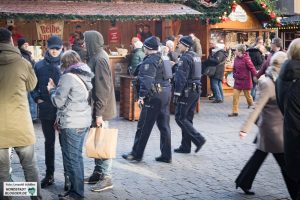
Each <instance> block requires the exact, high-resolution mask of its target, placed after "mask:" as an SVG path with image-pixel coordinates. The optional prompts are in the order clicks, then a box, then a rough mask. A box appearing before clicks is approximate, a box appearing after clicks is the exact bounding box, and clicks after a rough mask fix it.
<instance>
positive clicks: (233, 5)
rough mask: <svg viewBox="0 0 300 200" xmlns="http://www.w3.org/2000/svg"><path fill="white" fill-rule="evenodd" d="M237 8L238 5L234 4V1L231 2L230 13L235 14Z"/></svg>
mask: <svg viewBox="0 0 300 200" xmlns="http://www.w3.org/2000/svg"><path fill="white" fill-rule="evenodd" d="M237 6H238V4H237V3H236V1H233V2H232V4H231V10H232V12H235V10H236V7H237Z"/></svg>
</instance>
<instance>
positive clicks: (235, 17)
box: [228, 5, 248, 22]
mask: <svg viewBox="0 0 300 200" xmlns="http://www.w3.org/2000/svg"><path fill="white" fill-rule="evenodd" d="M228 17H229V19H230V20H231V21H239V22H246V21H247V20H248V15H247V13H246V11H245V10H244V9H243V8H242V6H240V5H237V7H236V10H235V12H232V13H230V15H229V16H228Z"/></svg>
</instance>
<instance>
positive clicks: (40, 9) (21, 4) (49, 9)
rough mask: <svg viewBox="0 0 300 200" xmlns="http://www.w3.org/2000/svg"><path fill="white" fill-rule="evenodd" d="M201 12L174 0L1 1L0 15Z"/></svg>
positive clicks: (107, 16) (177, 15)
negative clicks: (159, 0)
mask: <svg viewBox="0 0 300 200" xmlns="http://www.w3.org/2000/svg"><path fill="white" fill-rule="evenodd" d="M200 15H201V13H200V12H199V11H196V10H194V9H192V8H190V7H188V6H185V5H182V4H174V3H142V2H140V3H137V2H135V3H133V2H101V3H97V2H67V1H48V2H45V1H44V2H39V1H38V2H36V1H21V0H19V1H16V0H15V1H4V2H3V1H2V2H1V4H0V18H19V19H34V20H39V19H86V20H99V19H104V20H138V19H189V18H197V17H200Z"/></svg>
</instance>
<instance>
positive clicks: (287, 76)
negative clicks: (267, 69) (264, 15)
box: [276, 39, 300, 200]
mask: <svg viewBox="0 0 300 200" xmlns="http://www.w3.org/2000/svg"><path fill="white" fill-rule="evenodd" d="M287 55H288V61H286V62H285V63H284V64H283V66H282V67H281V71H280V73H279V76H278V78H277V81H276V97H277V102H278V105H279V108H280V111H281V113H282V114H283V116H284V123H283V132H284V145H283V146H284V157H285V160H286V166H287V174H288V176H289V177H290V178H291V179H293V180H294V181H295V182H296V183H295V186H296V187H297V188H296V191H294V193H293V195H291V196H292V199H293V200H300V170H299V169H300V146H299V144H300V131H299V130H300V125H299V124H300V123H299V122H300V115H299V113H300V81H299V80H300V73H299V72H300V39H295V40H294V41H292V43H291V44H290V46H289V48H288V51H287Z"/></svg>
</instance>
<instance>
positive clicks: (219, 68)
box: [203, 40, 228, 103]
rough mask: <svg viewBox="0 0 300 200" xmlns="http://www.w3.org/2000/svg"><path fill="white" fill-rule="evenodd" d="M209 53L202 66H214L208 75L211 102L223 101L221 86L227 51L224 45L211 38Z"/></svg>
mask: <svg viewBox="0 0 300 200" xmlns="http://www.w3.org/2000/svg"><path fill="white" fill-rule="evenodd" d="M209 45H210V47H211V48H210V53H209V56H208V59H207V60H206V61H204V62H203V67H204V68H206V67H215V68H216V70H215V73H214V75H213V76H210V77H209V78H210V81H211V86H212V91H213V96H214V101H213V102H212V103H223V101H224V94H223V87H222V80H223V77H224V70H225V61H226V59H227V57H228V53H227V52H226V51H225V50H224V45H223V44H219V43H217V41H215V40H211V41H210V43H209Z"/></svg>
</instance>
